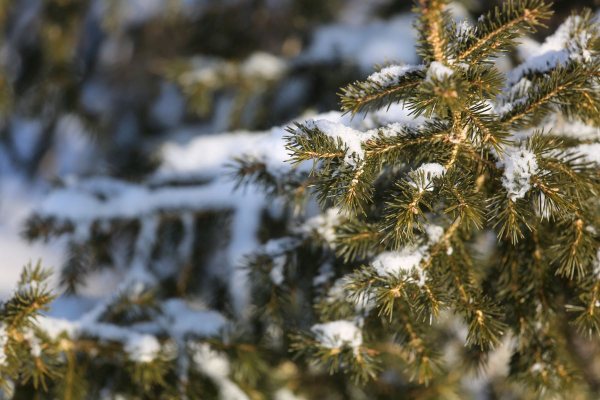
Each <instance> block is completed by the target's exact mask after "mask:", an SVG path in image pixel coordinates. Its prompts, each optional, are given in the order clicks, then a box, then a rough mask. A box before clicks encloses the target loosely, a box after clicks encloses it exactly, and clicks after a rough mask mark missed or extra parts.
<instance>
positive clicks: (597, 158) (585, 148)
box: [573, 143, 600, 166]
mask: <svg viewBox="0 0 600 400" xmlns="http://www.w3.org/2000/svg"><path fill="white" fill-rule="evenodd" d="M573 152H575V153H580V154H583V155H584V157H583V158H584V160H585V161H588V162H593V163H596V164H597V165H599V166H600V143H590V144H580V145H579V146H576V147H574V148H573Z"/></svg>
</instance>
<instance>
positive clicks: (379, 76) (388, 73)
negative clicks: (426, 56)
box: [367, 64, 424, 88]
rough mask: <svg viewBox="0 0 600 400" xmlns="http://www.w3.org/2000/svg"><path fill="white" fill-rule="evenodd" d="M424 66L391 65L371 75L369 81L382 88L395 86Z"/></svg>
mask: <svg viewBox="0 0 600 400" xmlns="http://www.w3.org/2000/svg"><path fill="white" fill-rule="evenodd" d="M423 68H424V65H408V64H405V65H390V66H389V67H385V68H382V69H381V70H380V71H379V72H375V73H374V74H371V75H369V77H368V78H367V80H368V81H369V82H371V83H374V84H376V85H379V86H382V87H384V88H385V87H389V86H394V85H397V84H398V83H400V78H402V77H403V76H405V75H406V74H408V73H410V72H415V71H420V70H422V69H423Z"/></svg>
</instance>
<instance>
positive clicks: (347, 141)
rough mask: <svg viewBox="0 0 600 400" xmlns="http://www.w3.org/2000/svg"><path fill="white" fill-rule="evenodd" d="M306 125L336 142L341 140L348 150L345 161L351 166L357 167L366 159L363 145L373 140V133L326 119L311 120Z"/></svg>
mask: <svg viewBox="0 0 600 400" xmlns="http://www.w3.org/2000/svg"><path fill="white" fill-rule="evenodd" d="M305 125H306V127H307V128H309V129H315V128H316V129H318V130H319V131H321V132H322V133H323V134H324V135H326V136H329V137H331V138H334V139H336V140H337V139H340V140H341V141H342V143H344V145H346V147H347V148H348V151H347V152H346V157H345V159H344V161H345V162H347V163H348V164H351V165H356V164H357V161H358V160H361V159H363V158H364V156H365V151H364V150H363V148H362V144H363V142H365V141H367V140H369V139H371V138H372V137H373V134H374V132H371V131H369V132H360V131H357V130H355V129H352V128H349V127H347V126H345V125H342V124H338V123H335V122H332V121H329V120H326V119H318V120H314V119H310V120H307V121H306V122H305Z"/></svg>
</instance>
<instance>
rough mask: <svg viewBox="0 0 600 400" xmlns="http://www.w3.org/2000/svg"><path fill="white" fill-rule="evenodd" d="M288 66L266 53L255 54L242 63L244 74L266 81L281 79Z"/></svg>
mask: <svg viewBox="0 0 600 400" xmlns="http://www.w3.org/2000/svg"><path fill="white" fill-rule="evenodd" d="M286 70H287V64H286V63H285V61H283V60H282V59H281V58H279V57H276V56H274V55H272V54H269V53H265V52H261V51H259V52H255V53H252V54H251V55H250V57H248V58H247V59H246V60H245V61H244V62H243V63H242V73H243V74H244V75H247V76H249V77H254V78H260V79H265V80H278V79H281V77H282V76H283V74H284V73H285V72H286Z"/></svg>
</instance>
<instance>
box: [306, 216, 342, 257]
mask: <svg viewBox="0 0 600 400" xmlns="http://www.w3.org/2000/svg"><path fill="white" fill-rule="evenodd" d="M341 219H342V216H341V215H340V213H339V210H338V209H337V208H330V209H328V210H327V211H325V212H324V213H321V214H317V215H315V216H314V217H312V218H310V219H309V220H307V221H306V222H305V223H304V224H303V225H302V226H301V227H300V232H302V233H304V234H306V235H311V234H313V233H315V232H316V234H317V235H319V237H321V238H323V240H325V242H326V243H327V244H328V245H329V247H330V248H332V249H333V248H335V239H336V234H335V229H336V228H337V227H338V225H339V224H340V222H341Z"/></svg>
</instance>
